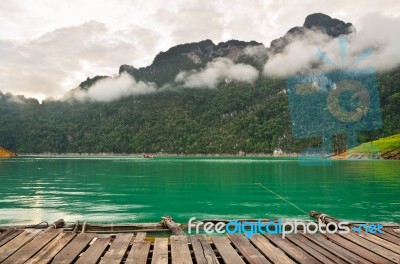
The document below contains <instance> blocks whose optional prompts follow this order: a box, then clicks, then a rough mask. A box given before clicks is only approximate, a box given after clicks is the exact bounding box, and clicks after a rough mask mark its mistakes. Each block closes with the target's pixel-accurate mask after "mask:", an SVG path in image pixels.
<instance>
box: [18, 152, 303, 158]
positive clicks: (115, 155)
mask: <svg viewBox="0 0 400 264" xmlns="http://www.w3.org/2000/svg"><path fill="white" fill-rule="evenodd" d="M144 155H152V156H154V157H298V156H299V153H284V154H280V155H274V154H273V153H245V154H243V153H212V154H210V153H209V154H205V153H195V154H193V153H190V154H184V153H112V152H111V153H107V152H105V153H50V152H42V153H19V154H18V156H19V157H30V156H39V157H123V156H125V157H126V156H128V157H137V156H140V157H143V156H144Z"/></svg>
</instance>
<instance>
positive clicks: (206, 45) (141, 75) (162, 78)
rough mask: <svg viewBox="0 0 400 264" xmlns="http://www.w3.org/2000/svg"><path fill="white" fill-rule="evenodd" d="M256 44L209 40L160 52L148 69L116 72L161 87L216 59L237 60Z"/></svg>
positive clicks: (122, 69) (120, 69) (129, 69)
mask: <svg viewBox="0 0 400 264" xmlns="http://www.w3.org/2000/svg"><path fill="white" fill-rule="evenodd" d="M259 45H262V44H261V43H258V42H255V41H250V42H246V41H239V40H230V41H227V42H221V43H219V44H217V45H215V44H214V43H213V42H212V41H211V40H204V41H200V42H196V43H188V44H183V45H178V46H175V47H172V48H170V49H169V50H167V51H166V52H160V53H159V54H158V55H157V56H156V57H155V58H154V61H153V63H152V64H151V65H150V66H147V67H143V68H139V69H137V68H135V67H133V66H131V65H122V66H121V67H120V68H119V73H120V74H121V73H123V72H127V73H129V74H131V75H132V76H133V77H135V79H137V80H141V81H150V82H155V83H156V84H157V85H159V86H162V85H163V84H165V83H170V82H173V81H174V80H175V77H176V75H177V74H178V73H179V72H180V71H190V70H193V69H199V68H202V67H204V66H205V65H206V64H207V63H208V62H210V61H212V60H213V59H216V58H221V57H225V58H229V59H231V60H233V61H238V60H239V59H240V58H241V57H242V56H243V55H244V54H245V48H247V47H253V46H259Z"/></svg>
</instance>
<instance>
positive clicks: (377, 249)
mask: <svg viewBox="0 0 400 264" xmlns="http://www.w3.org/2000/svg"><path fill="white" fill-rule="evenodd" d="M340 236H341V237H342V238H345V239H347V240H350V241H351V242H353V243H355V244H357V245H359V246H361V247H364V248H365V249H367V250H369V251H372V252H374V253H376V254H378V255H379V256H381V257H384V258H386V259H388V260H391V261H394V262H397V261H398V260H399V255H398V254H396V253H394V252H392V251H390V250H388V249H386V248H384V247H382V246H380V245H378V244H375V243H373V242H371V241H369V240H367V239H365V238H362V237H360V236H357V235H355V234H353V233H349V234H346V235H340Z"/></svg>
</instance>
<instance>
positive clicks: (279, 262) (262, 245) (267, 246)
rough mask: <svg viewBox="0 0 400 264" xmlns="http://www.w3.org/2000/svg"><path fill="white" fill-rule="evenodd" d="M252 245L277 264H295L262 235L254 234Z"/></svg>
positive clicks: (251, 239)
mask: <svg viewBox="0 0 400 264" xmlns="http://www.w3.org/2000/svg"><path fill="white" fill-rule="evenodd" d="M250 241H251V243H253V245H254V246H255V247H256V248H258V249H259V250H260V251H261V252H262V253H263V254H264V255H265V256H267V257H268V258H269V259H270V260H271V261H272V262H273V263H275V264H294V263H295V262H294V261H293V260H292V259H290V258H289V257H288V256H286V255H285V253H284V252H283V251H282V250H281V249H280V248H277V247H275V246H274V245H272V244H271V242H269V241H268V240H267V239H266V238H265V237H263V236H262V235H260V234H254V235H253V236H252V237H251V238H250Z"/></svg>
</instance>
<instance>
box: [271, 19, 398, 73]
mask: <svg viewBox="0 0 400 264" xmlns="http://www.w3.org/2000/svg"><path fill="white" fill-rule="evenodd" d="M399 24H400V18H398V19H395V18H388V17H385V16H382V15H380V14H378V13H371V14H368V15H366V16H364V17H363V18H362V19H361V20H360V24H358V25H356V26H357V27H358V28H360V30H359V32H353V33H352V34H350V35H348V36H345V38H346V40H347V45H346V48H345V51H346V54H345V57H344V61H343V62H342V57H341V53H340V45H339V40H338V39H337V38H330V37H328V36H327V35H324V34H322V33H320V32H315V31H312V30H308V31H306V33H305V36H303V37H300V38H299V37H295V38H292V39H290V44H289V45H288V46H286V48H285V50H284V51H283V52H282V53H278V54H268V56H269V59H268V61H267V63H266V64H265V66H264V71H263V73H264V74H265V75H267V76H288V75H293V74H296V73H299V72H303V71H304V70H306V69H309V68H310V66H311V65H312V64H314V63H318V62H319V61H320V58H318V56H317V55H316V54H317V52H318V51H321V52H323V53H324V54H325V56H326V58H329V60H330V61H331V62H332V64H334V65H329V64H326V63H323V64H322V65H321V70H332V69H335V68H345V69H347V68H357V67H369V68H374V69H376V70H378V71H385V70H390V69H392V68H394V67H396V66H398V65H400V52H399V51H398V47H400V28H399V27H398V26H397V25H399ZM367 50H369V51H370V52H369V54H368V56H362V55H363V54H364V55H365V54H366V53H365V52H366V51H367ZM360 56H361V57H360Z"/></svg>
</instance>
